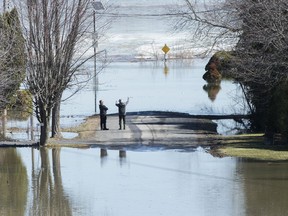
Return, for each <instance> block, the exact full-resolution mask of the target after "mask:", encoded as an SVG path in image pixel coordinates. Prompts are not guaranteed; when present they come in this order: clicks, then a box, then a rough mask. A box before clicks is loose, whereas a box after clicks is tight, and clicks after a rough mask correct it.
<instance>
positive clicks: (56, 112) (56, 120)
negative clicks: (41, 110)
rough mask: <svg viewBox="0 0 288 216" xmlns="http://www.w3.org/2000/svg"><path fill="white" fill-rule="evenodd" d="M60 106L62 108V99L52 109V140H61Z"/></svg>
mask: <svg viewBox="0 0 288 216" xmlns="http://www.w3.org/2000/svg"><path fill="white" fill-rule="evenodd" d="M60 106H61V97H60V99H59V100H58V101H57V102H56V104H55V105H54V107H53V109H52V119H51V121H52V128H51V132H52V135H51V137H52V138H61V137H62V135H61V129H60Z"/></svg>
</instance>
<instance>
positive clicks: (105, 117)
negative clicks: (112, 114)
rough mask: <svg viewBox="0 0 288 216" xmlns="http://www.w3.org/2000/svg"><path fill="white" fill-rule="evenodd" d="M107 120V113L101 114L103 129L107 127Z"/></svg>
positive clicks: (101, 126)
mask: <svg viewBox="0 0 288 216" xmlns="http://www.w3.org/2000/svg"><path fill="white" fill-rule="evenodd" d="M106 120H107V116H106V115H100V128H101V130H104V129H106V128H107V127H106Z"/></svg>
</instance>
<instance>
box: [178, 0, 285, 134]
mask: <svg viewBox="0 0 288 216" xmlns="http://www.w3.org/2000/svg"><path fill="white" fill-rule="evenodd" d="M184 2H185V3H186V5H187V7H185V9H184V10H183V9H182V10H180V11H179V12H178V14H179V17H180V18H178V20H177V23H176V28H177V29H182V28H189V29H191V34H192V35H193V37H192V38H195V37H197V39H198V41H199V40H208V41H211V42H210V45H211V47H213V46H215V45H216V44H218V43H220V44H223V43H224V44H226V45H227V44H228V45H229V44H232V45H233V46H232V49H231V50H232V55H231V56H233V58H232V61H231V64H232V65H231V67H232V68H233V70H231V71H230V72H231V73H232V74H233V77H235V79H236V80H237V81H239V82H241V83H242V84H244V85H243V89H244V92H245V95H246V98H247V100H248V103H250V104H253V110H254V111H255V114H256V115H257V116H260V117H259V119H260V118H261V121H262V122H261V123H260V124H262V126H261V127H262V129H264V128H266V127H267V124H268V125H273V123H271V122H269V121H267V119H266V115H268V113H269V112H273V110H271V105H273V104H272V103H273V97H275V89H276V88H277V86H279V85H282V84H284V85H287V81H288V72H287V71H288V55H287V50H288V10H287V8H288V2H287V0H274V1H270V0H222V1H217V2H215V1H213V2H210V3H209V4H201V2H202V3H203V1H197V0H195V1H192V0H184ZM204 2H205V1H204ZM201 42H203V41H201ZM211 47H210V48H211ZM283 94H285V93H284V92H283ZM274 101H275V100H274ZM280 118H282V119H283V118H284V116H283V115H282V117H280ZM285 118H288V117H287V112H286V117H285ZM273 121H275V120H273ZM274 125H275V124H274ZM272 130H275V128H274V129H272ZM287 134H288V133H287Z"/></svg>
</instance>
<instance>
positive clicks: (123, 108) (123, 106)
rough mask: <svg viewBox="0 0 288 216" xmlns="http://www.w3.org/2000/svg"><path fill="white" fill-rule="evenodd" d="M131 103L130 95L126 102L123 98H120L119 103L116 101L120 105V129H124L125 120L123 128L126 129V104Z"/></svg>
mask: <svg viewBox="0 0 288 216" xmlns="http://www.w3.org/2000/svg"><path fill="white" fill-rule="evenodd" d="M128 103H129V97H128V98H127V101H126V102H122V100H121V99H119V101H118V103H117V101H116V103H115V105H116V106H117V107H118V115H119V130H122V122H123V129H124V130H125V124H126V119H125V117H126V105H127V104H128Z"/></svg>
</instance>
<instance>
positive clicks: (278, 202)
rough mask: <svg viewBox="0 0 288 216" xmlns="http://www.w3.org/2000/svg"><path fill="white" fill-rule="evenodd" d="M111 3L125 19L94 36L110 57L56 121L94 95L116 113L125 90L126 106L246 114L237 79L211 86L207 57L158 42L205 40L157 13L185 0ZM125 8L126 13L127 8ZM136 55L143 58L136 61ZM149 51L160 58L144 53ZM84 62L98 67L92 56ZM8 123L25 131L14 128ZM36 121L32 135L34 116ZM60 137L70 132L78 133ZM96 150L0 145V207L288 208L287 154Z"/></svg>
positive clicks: (40, 211)
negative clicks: (265, 158)
mask: <svg viewBox="0 0 288 216" xmlns="http://www.w3.org/2000/svg"><path fill="white" fill-rule="evenodd" d="M0 2H1V0H0ZM111 2H112V3H114V4H117V5H118V6H120V8H119V13H120V15H121V14H122V17H121V16H120V19H118V20H117V22H114V23H113V25H112V26H111V29H110V30H109V31H108V32H107V33H106V37H102V38H100V40H99V47H98V50H105V51H107V54H108V56H109V57H112V58H113V59H114V61H113V62H112V63H110V64H109V65H108V66H107V67H106V68H105V69H104V70H103V71H102V72H101V73H99V74H98V75H97V79H94V80H91V82H89V83H88V85H87V86H85V88H84V89H82V91H80V92H79V93H78V94H76V95H74V96H73V97H71V98H70V99H69V100H65V101H63V103H62V106H61V126H62V127H65V126H68V127H69V126H71V125H75V124H79V123H81V122H82V121H83V119H84V118H85V117H87V116H90V115H93V114H95V113H99V111H98V109H97V106H98V101H99V100H100V99H102V100H104V102H105V104H106V105H107V106H108V108H109V110H108V112H109V114H111V113H116V112H117V109H116V106H115V105H114V103H115V101H116V100H118V99H119V98H122V99H123V100H126V98H127V97H130V102H129V104H128V106H127V111H128V112H137V111H147V110H157V111H159V110H160V111H176V112H185V113H190V114H234V113H238V114H245V113H247V108H246V106H245V102H243V94H242V91H241V88H240V87H239V86H238V84H237V83H233V82H232V81H231V80H222V82H221V83H220V85H216V86H211V85H208V84H207V83H206V82H205V81H204V80H203V79H202V75H203V74H204V72H205V71H204V68H205V65H206V63H207V62H208V58H206V59H199V58H193V59H192V60H189V61H186V60H185V61H172V60H168V61H166V62H164V61H163V53H162V51H161V48H162V46H163V45H164V44H165V43H167V45H168V46H169V47H170V48H171V51H170V53H171V56H173V55H174V56H175V52H178V53H182V54H183V55H184V54H185V55H188V56H190V55H192V54H199V52H201V50H202V51H203V48H205V46H204V45H203V44H202V45H200V46H198V47H197V46H192V45H190V42H189V38H187V34H186V33H185V32H182V33H171V31H170V30H171V28H170V27H171V26H168V25H167V24H168V23H169V22H168V21H167V20H165V16H161V17H160V16H157V17H155V16H154V15H155V14H156V13H160V14H163V13H168V12H169V8H171V7H172V8H173V7H174V6H179V5H178V4H180V5H183V4H184V3H183V1H178V0H171V1H167V0H158V1H155V0H153V1H152V0H145V1H144V0H143V1H134V0H119V1H111ZM205 2H206V1H205ZM166 6H167V7H166ZM127 13H128V14H129V16H126V17H125V16H123V14H127ZM141 13H145V14H146V15H147V14H148V13H151V15H152V16H149V14H148V15H147V16H146V17H143V16H142V15H143V14H142V15H141ZM137 14H138V15H137ZM170 53H169V54H170ZM116 57H117V58H116ZM139 57H141V58H143V59H141V61H138V62H134V60H135V59H136V58H138V59H139ZM151 57H157V59H158V61H153V62H152V61H150V62H149V61H145V59H149V58H151ZM190 57H191V56H190ZM115 59H116V61H115ZM132 60H133V61H132ZM142 60H143V61H142ZM97 63H98V62H97ZM98 65H99V64H98ZM86 70H88V71H91V73H93V72H94V71H93V62H89V64H88V65H86ZM71 92H73V89H72V90H71V91H70V89H69V90H67V91H66V92H65V93H64V97H69V96H70V94H71ZM229 124H231V122H229ZM28 127H31V125H30V120H29V119H28V120H27V121H23V122H20V121H18V120H12V119H8V124H7V127H6V128H7V130H6V136H7V137H11V138H13V139H19V140H22V141H23V140H29V139H31V137H30V135H29V134H28V133H27V134H26V131H28V130H27V128H28ZM9 128H18V129H19V128H20V129H23V131H24V132H23V131H19V132H18V131H16V132H15V131H13V133H12V131H10V130H9ZM33 128H34V130H35V131H34V133H35V138H36V139H37V135H39V124H37V121H36V119H34V123H33ZM224 130H225V127H221V126H220V125H218V132H219V133H226V132H225V131H224ZM228 130H229V129H228ZM65 136H66V138H67V136H68V137H71V138H72V137H73V136H74V134H64V137H65ZM100 152H101V150H100V149H98V148H90V149H73V148H57V149H44V148H41V149H40V150H37V149H31V148H1V149H0V215H8V216H10V215H11V216H12V215H13V216H14V215H17V216H18V215H19V216H21V215H25V216H26V215H27V216H28V215H29V216H30V215H35V216H36V215H37V216H38V215H61V216H62V215H77V216H78V215H80V216H82V215H83V216H84V215H85V216H90V215H91V216H95V215H100V216H102V215H104V216H112V215H115V216H148V215H149V216H159V215H164V216H178V215H179V216H180V215H181V216H190V215H193V216H231V215H233V216H234V215H237V216H258V215H261V216H275V215H277V216H285V215H288V205H287V200H288V182H287V181H288V173H287V168H288V163H287V162H279V163H274V162H273V163H272V162H259V161H246V160H239V159H236V158H230V157H227V158H215V157H213V156H211V155H210V154H208V153H206V152H205V150H203V149H201V148H198V149H196V150H195V151H189V152H187V151H186V152H183V151H181V150H179V151H177V150H173V151H172V150H170V151H163V150H161V149H138V150H134V151H132V150H129V149H125V151H124V150H123V151H121V152H119V151H118V150H108V151H107V155H106V156H104V155H103V151H102V155H101V153H100Z"/></svg>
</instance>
